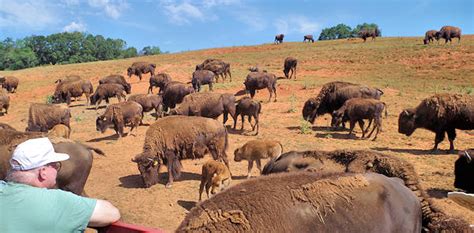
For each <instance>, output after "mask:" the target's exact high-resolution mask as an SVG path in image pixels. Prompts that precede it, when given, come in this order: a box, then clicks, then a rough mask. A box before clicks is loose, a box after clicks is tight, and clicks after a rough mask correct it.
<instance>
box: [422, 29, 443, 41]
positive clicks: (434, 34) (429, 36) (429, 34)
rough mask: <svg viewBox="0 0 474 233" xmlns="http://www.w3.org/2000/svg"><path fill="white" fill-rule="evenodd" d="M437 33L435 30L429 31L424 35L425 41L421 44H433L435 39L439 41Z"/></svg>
mask: <svg viewBox="0 0 474 233" xmlns="http://www.w3.org/2000/svg"><path fill="white" fill-rule="evenodd" d="M437 35H438V31H436V30H429V31H427V32H426V33H425V39H423V44H429V43H431V42H433V41H434V40H435V39H436V40H439V38H438V37H437Z"/></svg>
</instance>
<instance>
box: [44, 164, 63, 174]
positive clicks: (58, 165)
mask: <svg viewBox="0 0 474 233" xmlns="http://www.w3.org/2000/svg"><path fill="white" fill-rule="evenodd" d="M46 166H48V167H52V168H54V169H56V171H58V172H59V170H61V163H60V162H53V163H48V164H46Z"/></svg>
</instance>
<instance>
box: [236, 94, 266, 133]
mask: <svg viewBox="0 0 474 233" xmlns="http://www.w3.org/2000/svg"><path fill="white" fill-rule="evenodd" d="M261 112H262V104H261V103H260V102H258V101H255V100H253V99H252V98H250V97H248V96H246V97H244V98H242V99H240V100H239V101H238V102H237V106H236V107H235V121H234V129H235V127H236V126H237V118H238V117H239V115H240V116H241V119H242V127H241V128H240V130H244V117H245V116H248V121H249V124H250V126H252V131H254V130H255V127H257V132H256V133H255V135H258V129H259V128H260V127H259V120H258V119H259V116H260V113H261ZM252 117H253V118H254V120H255V124H254V125H252V121H251V120H252Z"/></svg>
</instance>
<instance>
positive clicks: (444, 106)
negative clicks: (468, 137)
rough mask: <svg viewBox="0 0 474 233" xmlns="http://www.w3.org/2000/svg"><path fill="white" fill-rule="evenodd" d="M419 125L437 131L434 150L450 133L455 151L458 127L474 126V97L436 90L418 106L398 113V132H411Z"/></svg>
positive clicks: (470, 128) (462, 128) (470, 127)
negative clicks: (440, 92)
mask: <svg viewBox="0 0 474 233" xmlns="http://www.w3.org/2000/svg"><path fill="white" fill-rule="evenodd" d="M417 128H424V129H427V130H430V131H432V132H434V133H436V137H435V145H434V147H433V149H432V150H431V151H432V152H436V151H437V150H438V144H439V143H440V142H442V141H443V140H444V136H445V133H447V134H448V139H449V151H450V153H454V139H455V138H456V129H461V130H472V129H474V97H473V96H470V95H458V94H437V95H434V96H431V97H429V98H426V99H424V100H423V101H421V103H420V104H419V105H418V106H417V107H416V108H408V109H405V110H403V111H402V112H401V113H400V115H399V117H398V132H399V133H402V134H405V135H407V136H410V135H412V134H413V132H415V130H416V129H417Z"/></svg>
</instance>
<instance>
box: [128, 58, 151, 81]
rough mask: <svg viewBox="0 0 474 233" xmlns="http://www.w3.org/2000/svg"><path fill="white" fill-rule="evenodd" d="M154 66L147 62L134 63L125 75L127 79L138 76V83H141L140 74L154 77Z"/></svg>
mask: <svg viewBox="0 0 474 233" xmlns="http://www.w3.org/2000/svg"><path fill="white" fill-rule="evenodd" d="M155 68H156V65H155V64H153V63H148V62H134V63H133V64H132V66H130V67H128V69H127V75H128V77H129V78H131V77H132V75H136V76H138V78H139V79H140V81H142V74H146V73H150V75H151V76H153V75H155Z"/></svg>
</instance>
